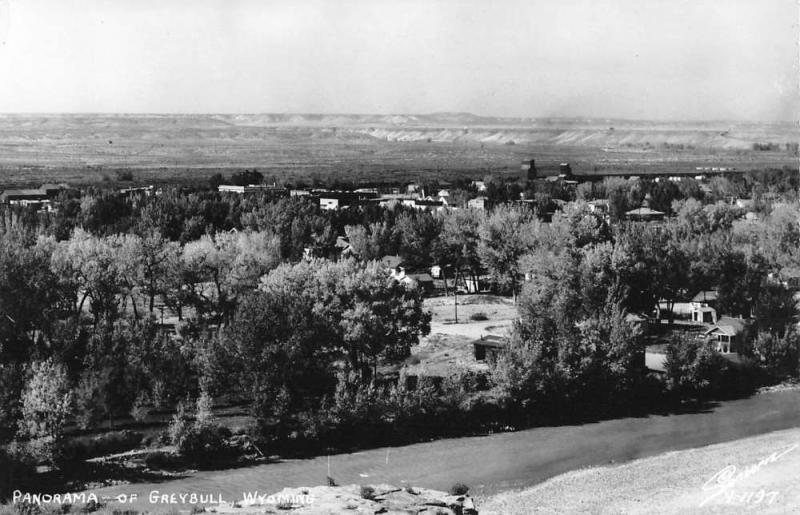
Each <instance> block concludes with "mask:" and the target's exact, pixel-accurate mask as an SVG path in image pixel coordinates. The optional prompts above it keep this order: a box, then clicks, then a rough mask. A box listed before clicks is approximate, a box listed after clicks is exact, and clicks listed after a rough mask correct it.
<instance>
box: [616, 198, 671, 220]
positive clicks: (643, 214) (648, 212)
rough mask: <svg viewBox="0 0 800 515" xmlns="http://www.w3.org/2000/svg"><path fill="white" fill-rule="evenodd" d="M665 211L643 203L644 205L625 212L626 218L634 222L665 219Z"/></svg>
mask: <svg viewBox="0 0 800 515" xmlns="http://www.w3.org/2000/svg"><path fill="white" fill-rule="evenodd" d="M664 216H665V213H664V212H663V211H656V210H655V209H650V207H648V206H646V205H644V203H643V204H642V207H638V208H636V209H631V210H630V211H627V212H626V213H625V218H626V219H628V220H630V221H632V222H658V221H661V220H663V219H664Z"/></svg>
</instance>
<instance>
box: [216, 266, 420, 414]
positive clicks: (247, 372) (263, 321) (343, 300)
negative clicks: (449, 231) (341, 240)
mask: <svg viewBox="0 0 800 515" xmlns="http://www.w3.org/2000/svg"><path fill="white" fill-rule="evenodd" d="M235 320H236V323H234V324H230V326H229V327H228V328H227V329H226V331H225V333H224V334H225V336H224V338H225V342H227V343H225V345H224V347H225V348H226V349H228V351H229V352H230V353H231V354H232V355H233V358H234V359H233V360H232V363H235V365H234V366H233V367H232V368H233V370H235V371H236V372H234V373H236V374H237V375H238V377H239V378H240V381H241V384H243V385H247V388H248V391H250V392H251V396H252V398H253V402H254V411H255V412H256V414H257V415H258V416H259V417H260V418H262V419H268V418H273V417H277V418H278V419H280V418H281V417H284V416H285V415H286V414H287V413H289V412H290V411H293V412H296V409H300V408H301V407H302V408H305V407H308V406H309V405H308V403H309V402H312V400H315V402H319V401H320V400H321V397H322V396H323V395H324V394H326V393H331V392H332V388H333V386H334V384H335V371H336V369H337V368H340V367H342V366H345V367H346V368H347V369H349V370H352V371H353V372H354V373H356V374H358V375H359V377H360V378H361V380H362V381H364V382H369V381H370V380H371V378H373V377H374V375H375V370H376V367H377V365H378V364H379V363H380V362H383V361H388V362H397V361H399V360H402V359H404V358H406V357H407V356H408V354H409V351H410V347H411V346H412V345H413V344H415V343H416V342H417V341H418V337H419V335H420V334H426V333H427V332H428V331H429V322H430V315H429V314H427V313H425V312H424V311H423V310H422V297H421V292H419V291H418V290H415V289H409V288H406V287H405V286H403V285H401V284H399V283H397V282H394V281H391V280H390V279H389V278H388V277H387V275H386V273H385V271H384V270H382V269H381V268H380V267H379V266H378V265H377V264H376V263H374V262H373V263H360V262H357V261H355V260H352V259H345V260H342V261H339V262H330V261H326V260H315V261H312V262H300V263H297V264H295V265H288V264H284V265H281V266H279V267H278V268H276V269H275V270H273V271H272V272H270V273H269V274H268V275H267V276H266V277H264V278H263V279H262V281H261V285H260V287H259V291H258V292H256V293H253V294H251V295H248V296H247V297H246V298H245V299H244V300H243V302H242V303H241V304H240V306H239V308H238V309H237V311H236V318H235ZM278 401H280V402H278Z"/></svg>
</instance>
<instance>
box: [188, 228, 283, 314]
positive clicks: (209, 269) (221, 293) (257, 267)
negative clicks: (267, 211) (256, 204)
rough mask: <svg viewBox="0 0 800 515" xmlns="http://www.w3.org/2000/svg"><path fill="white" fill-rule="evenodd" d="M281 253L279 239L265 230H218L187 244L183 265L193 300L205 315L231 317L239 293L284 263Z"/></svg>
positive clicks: (254, 284)
mask: <svg viewBox="0 0 800 515" xmlns="http://www.w3.org/2000/svg"><path fill="white" fill-rule="evenodd" d="M279 252H280V251H279V244H278V240H277V238H275V237H274V236H272V235H270V234H268V233H265V232H254V231H244V232H239V233H218V234H216V235H215V236H209V235H206V236H203V237H202V238H200V239H199V240H197V241H193V242H190V243H187V244H186V245H185V246H184V248H183V265H184V268H185V271H186V274H185V277H186V281H187V284H188V286H189V287H190V289H191V292H192V296H191V297H190V299H189V300H190V302H192V303H193V304H194V306H195V307H196V308H197V309H198V311H199V313H200V314H201V315H205V316H210V317H211V318H212V319H214V320H216V321H218V322H222V321H226V320H228V319H229V318H230V317H231V316H232V315H233V312H234V310H235V308H236V302H237V300H238V298H239V296H240V295H242V294H243V293H244V292H246V291H248V290H251V289H253V288H255V287H256V286H257V284H258V280H259V279H260V278H261V276H263V275H264V274H266V273H267V272H269V271H270V270H271V269H273V268H274V267H275V266H276V265H277V264H278V263H279V262H280V257H279Z"/></svg>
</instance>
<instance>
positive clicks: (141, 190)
mask: <svg viewBox="0 0 800 515" xmlns="http://www.w3.org/2000/svg"><path fill="white" fill-rule="evenodd" d="M154 190H155V186H153V185H152V184H151V185H150V186H132V187H130V188H122V189H121V190H119V194H120V195H122V196H124V197H132V196H134V195H144V196H145V197H149V196H150V195H152V194H153V191H154Z"/></svg>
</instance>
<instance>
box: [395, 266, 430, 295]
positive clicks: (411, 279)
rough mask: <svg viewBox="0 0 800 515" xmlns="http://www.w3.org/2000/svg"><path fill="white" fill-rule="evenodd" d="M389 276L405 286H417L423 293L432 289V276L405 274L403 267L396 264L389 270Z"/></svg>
mask: <svg viewBox="0 0 800 515" xmlns="http://www.w3.org/2000/svg"><path fill="white" fill-rule="evenodd" d="M389 277H391V278H392V279H394V280H395V281H397V282H399V283H401V284H403V285H404V286H406V287H407V288H419V289H420V290H422V291H423V292H424V293H429V292H431V291H433V277H431V274H427V273H419V274H407V273H406V270H405V268H403V267H401V266H398V267H397V268H392V269H390V270H389Z"/></svg>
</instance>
